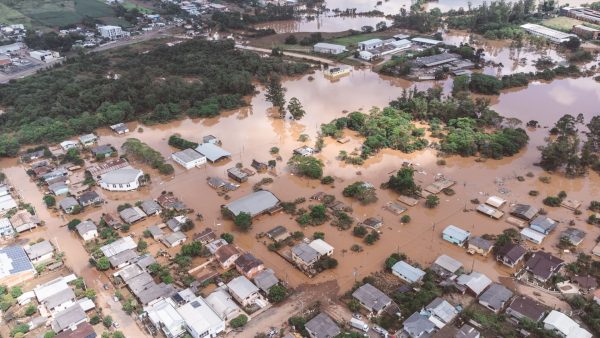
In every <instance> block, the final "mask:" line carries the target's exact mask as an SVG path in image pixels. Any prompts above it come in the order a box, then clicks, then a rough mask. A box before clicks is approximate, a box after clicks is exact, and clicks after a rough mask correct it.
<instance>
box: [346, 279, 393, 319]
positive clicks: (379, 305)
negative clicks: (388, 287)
mask: <svg viewBox="0 0 600 338" xmlns="http://www.w3.org/2000/svg"><path fill="white" fill-rule="evenodd" d="M352 297H354V298H356V299H357V300H358V301H359V302H360V303H361V304H364V305H365V306H366V307H367V308H370V309H372V310H373V311H375V312H379V311H381V310H383V309H384V308H385V307H386V306H387V305H389V304H390V303H391V302H392V299H391V298H390V297H388V296H387V295H386V294H385V293H383V292H381V291H380V290H379V289H377V288H376V287H374V286H373V285H371V284H369V283H367V284H364V285H363V286H361V287H359V288H358V289H356V291H354V293H352Z"/></svg>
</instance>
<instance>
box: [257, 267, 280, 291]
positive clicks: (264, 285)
mask: <svg viewBox="0 0 600 338" xmlns="http://www.w3.org/2000/svg"><path fill="white" fill-rule="evenodd" d="M277 283H279V279H277V276H275V272H274V271H273V270H272V269H265V270H262V271H260V272H259V273H257V274H256V276H254V284H256V286H258V288H259V289H261V290H263V291H264V292H269V289H270V288H271V287H273V286H275V285H277Z"/></svg>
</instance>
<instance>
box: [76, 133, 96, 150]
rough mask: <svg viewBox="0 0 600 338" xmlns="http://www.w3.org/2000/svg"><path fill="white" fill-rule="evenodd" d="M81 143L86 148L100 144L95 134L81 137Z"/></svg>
mask: <svg viewBox="0 0 600 338" xmlns="http://www.w3.org/2000/svg"><path fill="white" fill-rule="evenodd" d="M79 142H81V144H82V145H83V146H84V147H89V146H92V145H94V143H96V142H98V137H97V136H96V135H94V134H93V133H90V134H85V135H81V136H79Z"/></svg>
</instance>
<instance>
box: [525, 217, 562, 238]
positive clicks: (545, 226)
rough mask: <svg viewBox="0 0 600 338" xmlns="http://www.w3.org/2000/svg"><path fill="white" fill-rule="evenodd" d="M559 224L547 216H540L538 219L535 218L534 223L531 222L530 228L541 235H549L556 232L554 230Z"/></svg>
mask: <svg viewBox="0 0 600 338" xmlns="http://www.w3.org/2000/svg"><path fill="white" fill-rule="evenodd" d="M557 224H558V223H557V222H556V221H555V220H553V219H551V218H548V217H546V216H542V215H539V216H537V217H536V218H534V219H533V221H531V224H530V225H529V227H530V228H531V229H533V230H535V231H537V232H539V233H542V234H544V235H548V234H549V233H551V232H552V230H554V228H556V225H557Z"/></svg>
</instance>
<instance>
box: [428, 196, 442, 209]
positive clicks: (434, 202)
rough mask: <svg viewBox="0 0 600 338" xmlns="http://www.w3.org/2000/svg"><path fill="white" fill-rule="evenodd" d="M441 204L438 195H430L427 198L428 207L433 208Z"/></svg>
mask: <svg viewBox="0 0 600 338" xmlns="http://www.w3.org/2000/svg"><path fill="white" fill-rule="evenodd" d="M439 204H440V198H439V197H437V196H436V195H429V196H427V198H426V199H425V206H426V207H427V208H430V209H433V208H435V207H437V206H438V205H439Z"/></svg>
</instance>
